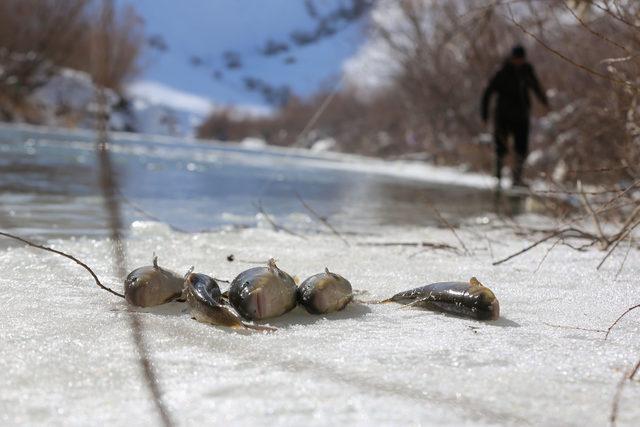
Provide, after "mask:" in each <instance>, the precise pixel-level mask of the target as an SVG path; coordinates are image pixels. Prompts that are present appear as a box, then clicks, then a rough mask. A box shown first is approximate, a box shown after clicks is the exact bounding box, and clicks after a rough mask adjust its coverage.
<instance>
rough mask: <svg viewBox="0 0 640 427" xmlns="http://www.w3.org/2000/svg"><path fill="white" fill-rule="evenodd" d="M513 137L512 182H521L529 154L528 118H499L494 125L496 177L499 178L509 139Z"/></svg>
mask: <svg viewBox="0 0 640 427" xmlns="http://www.w3.org/2000/svg"><path fill="white" fill-rule="evenodd" d="M510 136H513V140H514V145H515V147H514V148H515V152H516V166H515V168H514V170H513V182H514V183H516V184H519V183H521V181H522V168H523V165H524V161H525V160H526V159H527V155H528V154H529V117H523V118H515V119H514V118H501V117H498V118H497V119H496V121H495V124H494V142H495V144H496V176H497V177H498V178H500V175H501V169H502V164H503V159H504V156H505V155H506V154H507V151H508V144H509V137H510Z"/></svg>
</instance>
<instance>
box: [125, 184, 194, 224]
mask: <svg viewBox="0 0 640 427" xmlns="http://www.w3.org/2000/svg"><path fill="white" fill-rule="evenodd" d="M116 193H117V194H118V197H120V199H121V200H122V201H123V202H125V203H126V204H127V205H129V206H131V207H132V208H133V209H134V210H135V211H137V212H139V213H140V214H142V216H144V217H146V218H148V219H150V220H152V221H156V222H161V223H163V224H167V225H168V226H169V228H170V229H172V230H173V231H177V232H178V233H189V232H188V231H187V230H185V229H184V228H180V227H177V226H175V225H173V224H170V223H168V222H167V221H163V220H162V219H160V218H158V217H157V216H155V215H153V214H152V213H150V212H148V211H146V210H145V209H143V208H142V207H140V205H138V204H137V203H134V202H133V201H131V200H130V199H129V198H128V197H126V196H125V195H124V194H123V193H122V191H120V189H116Z"/></svg>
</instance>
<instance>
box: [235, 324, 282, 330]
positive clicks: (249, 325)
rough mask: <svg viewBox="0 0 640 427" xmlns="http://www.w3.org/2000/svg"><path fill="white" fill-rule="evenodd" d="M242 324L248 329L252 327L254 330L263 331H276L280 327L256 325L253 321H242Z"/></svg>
mask: <svg viewBox="0 0 640 427" xmlns="http://www.w3.org/2000/svg"><path fill="white" fill-rule="evenodd" d="M242 326H244V327H245V328H246V329H252V330H254V331H261V332H275V331H277V330H278V328H274V327H273V326H263V325H254V324H252V323H246V322H242Z"/></svg>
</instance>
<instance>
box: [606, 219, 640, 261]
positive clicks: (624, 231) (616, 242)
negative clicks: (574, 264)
mask: <svg viewBox="0 0 640 427" xmlns="http://www.w3.org/2000/svg"><path fill="white" fill-rule="evenodd" d="M638 225H640V221H637V222H636V223H635V224H634V225H632V226H631V227H628V228H626V229H624V228H623V229H622V230H621V232H620V233H621V234H620V235H619V236H618V237H616V238H615V239H614V240H613V241H612V243H613V244H612V245H611V248H610V249H609V251H608V252H607V253H606V255H605V256H604V257H603V258H602V261H600V264H598V267H596V270H600V267H602V265H603V264H604V263H605V261H606V260H607V259H608V258H609V257H610V256H611V254H613V252H614V251H615V250H616V248H617V247H618V245H619V244H620V242H621V241H622V240H624V239H625V238H626V237H627V236H631V232H632V231H633V230H634V229H635V228H636V227H637V226H638Z"/></svg>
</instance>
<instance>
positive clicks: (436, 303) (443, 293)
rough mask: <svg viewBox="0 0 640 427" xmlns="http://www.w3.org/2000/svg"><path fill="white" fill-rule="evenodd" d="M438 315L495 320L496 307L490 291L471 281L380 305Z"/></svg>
mask: <svg viewBox="0 0 640 427" xmlns="http://www.w3.org/2000/svg"><path fill="white" fill-rule="evenodd" d="M382 302H383V303H386V302H397V303H399V304H406V305H410V306H417V307H422V308H426V309H429V310H435V311H442V312H445V313H450V314H455V315H458V316H465V317H471V318H473V319H477V320H496V319H498V318H499V317H500V304H499V303H498V299H497V298H496V296H495V295H494V293H493V292H492V291H491V289H489V288H487V287H486V286H484V285H483V284H482V283H480V282H479V281H478V279H476V278H475V277H472V278H471V280H469V282H468V283H465V282H439V283H432V284H430V285H426V286H422V287H420V288H415V289H411V290H408V291H405V292H400V293H398V294H395V295H394V296H392V297H391V298H389V299H387V300H384V301H382Z"/></svg>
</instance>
